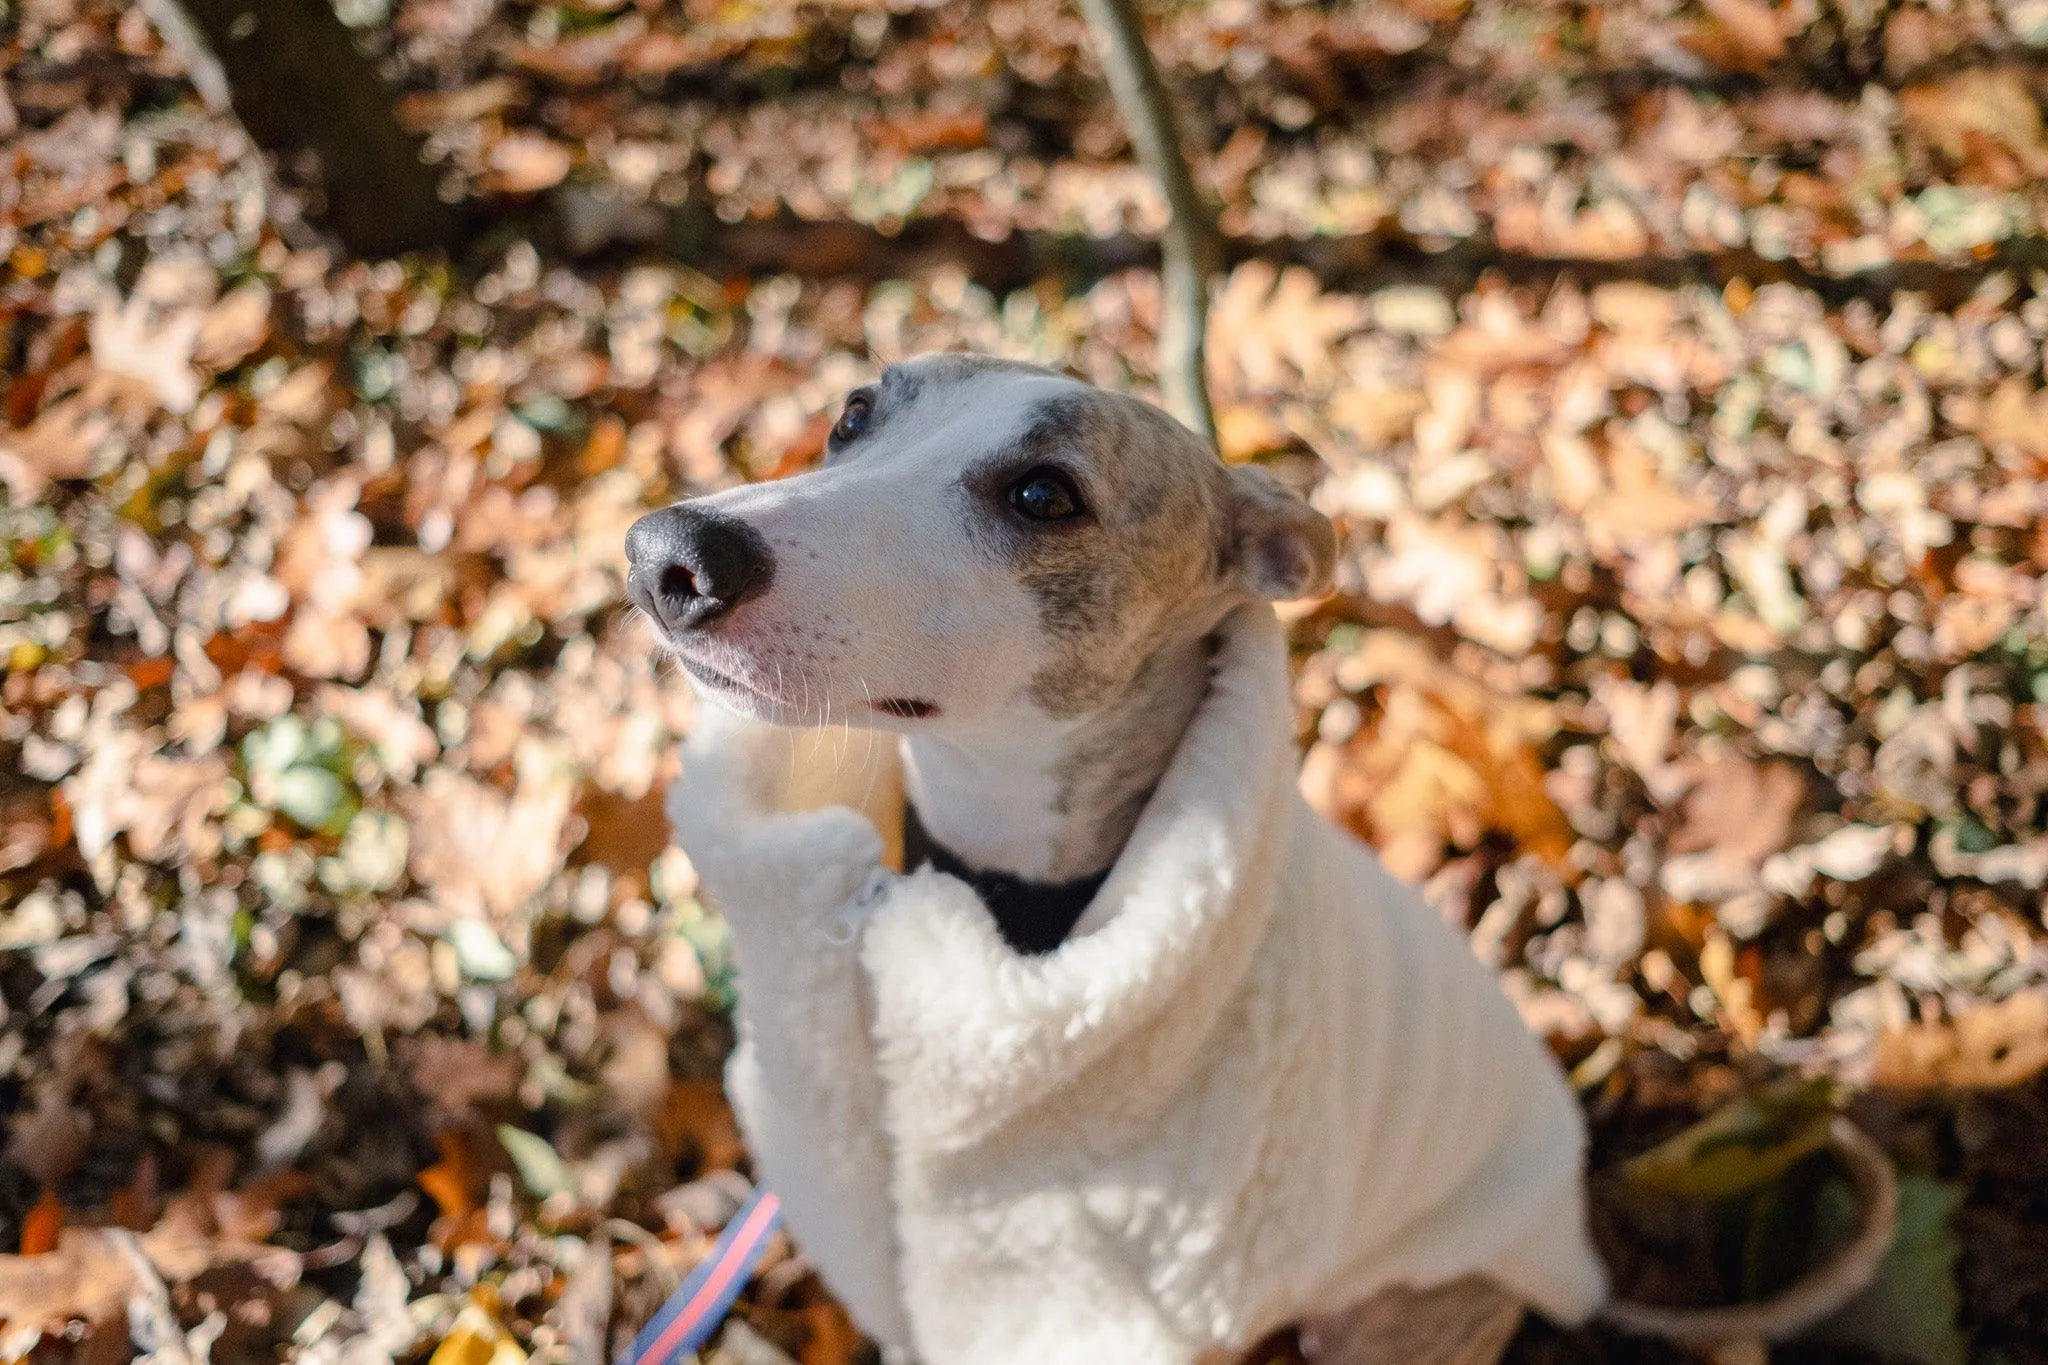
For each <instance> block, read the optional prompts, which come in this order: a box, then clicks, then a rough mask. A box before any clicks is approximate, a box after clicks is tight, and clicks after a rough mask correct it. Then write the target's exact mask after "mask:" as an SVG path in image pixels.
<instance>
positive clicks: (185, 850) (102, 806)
mask: <svg viewBox="0 0 2048 1365" xmlns="http://www.w3.org/2000/svg"><path fill="white" fill-rule="evenodd" d="M227 783H228V765H227V763H226V761H225V760H223V759H222V758H221V757H220V755H219V754H207V755H205V756H203V757H200V758H171V757H166V756H165V755H163V754H159V753H154V752H151V751H150V748H149V745H148V741H146V740H145V739H144V738H143V737H142V736H141V735H138V734H135V733H134V732H132V731H121V732H119V738H116V739H111V740H109V742H107V743H104V744H102V745H100V746H99V747H97V748H95V749H94V750H93V752H92V754H91V755H90V756H89V757H88V758H87V759H86V762H85V766H84V767H82V768H80V769H79V771H78V772H77V773H75V774H74V775H72V776H71V777H69V778H67V779H65V781H64V785H63V788H62V790H63V792H64V799H65V801H67V802H68V803H69V804H70V807H71V811H72V820H73V827H74V830H75V836H74V837H75V838H76V839H77V841H78V851H79V852H80V853H83V854H84V855H85V856H86V857H88V858H94V857H97V856H99V854H100V853H101V852H103V851H104V850H105V849H107V848H108V847H109V846H111V845H112V843H113V841H114V837H115V836H116V835H123V834H125V835H126V836H127V840H128V848H129V851H130V852H132V853H133V854H134V855H135V856H136V857H138V858H141V859H143V860H144V861H153V860H155V859H157V858H159V857H164V856H168V855H170V854H172V853H173V852H174V851H176V852H182V854H183V855H184V856H186V857H190V858H196V859H200V860H205V859H210V858H212V857H213V855H214V854H215V853H217V852H219V850H220V829H219V827H218V825H217V824H216V822H215V820H214V816H215V815H216V814H218V813H219V812H220V810H221V809H222V808H223V807H225V806H226V804H227V801H228V785H227Z"/></svg>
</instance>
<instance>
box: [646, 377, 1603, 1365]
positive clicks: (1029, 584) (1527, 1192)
mask: <svg viewBox="0 0 2048 1365" xmlns="http://www.w3.org/2000/svg"><path fill="white" fill-rule="evenodd" d="M627 550H628V558H629V562H630V570H629V575H628V594H629V597H630V598H631V600H632V601H633V603H634V604H635V605H636V606H638V607H639V609H640V610H641V611H642V612H644V613H645V615H646V616H647V617H648V618H649V619H650V620H651V621H652V622H653V623H654V626H655V628H656V630H657V632H658V634H659V636H660V638H661V640H662V642H663V644H664V645H665V647H666V648H667V649H668V650H669V651H670V652H671V653H672V654H673V656H674V658H675V660H676V661H677V663H678V664H679V665H680V667H681V669H682V670H683V671H684V672H685V673H687V674H688V675H689V677H690V678H691V680H692V681H693V682H694V684H695V686H696V689H697V690H698V692H699V694H700V696H701V697H702V698H703V699H704V700H706V701H707V702H709V703H711V704H710V705H709V706H707V707H704V708H701V711H700V716H699V719H698V721H697V723H696V726H695V728H694V730H693V733H692V735H691V738H690V739H689V741H688V743H687V744H686V746H685V750H684V771H683V776H682V778H681V779H680V780H679V781H678V782H677V783H676V784H675V785H674V787H672V789H671V795H670V813H671V817H672V819H673V821H674V823H675V826H676V830H677V836H678V840H679V842H680V844H681V845H682V847H683V849H684V850H685V852H686V853H687V854H688V855H689V856H690V858H691V860H692V863H693V865H694V866H695V867H696V869H697V871H698V874H699V877H700V879H701V883H702V886H703V889H704V891H705V892H706V894H707V895H708V896H709V897H710V899H712V900H713V901H714V902H715V903H717V904H718V905H719V906H721V908H722V909H723V910H724V912H725V914H726V917H727V919H728V921H729V923H730V926H731V931H732V935H733V946H734V953H735V957H736V963H737V967H738V1006H737V1014H738V1022H739V1030H740V1044H739V1047H738V1048H737V1050H736V1051H735V1054H734V1056H733V1059H732V1061H731V1063H730V1066H729V1070H728V1078H727V1079H728V1089H729V1091H730V1093H731V1095H732V1098H733V1102H734V1105H735V1109H736V1111H737V1113H738V1116H739V1118H740V1121H741V1124H742V1127H743V1129H744V1131H745V1133H746V1136H747V1138H748V1140H749V1143H750V1150H751V1151H752V1152H753V1153H754V1155H755V1159H756V1161H757V1162H758V1164H759V1167H760V1170H761V1173H762V1175H763V1177H764V1179H765V1180H766V1181H767V1182H768V1183H769V1184H771V1185H773V1186H774V1188H775V1189H776V1190H777V1191H778V1192H779V1193H780V1194H781V1196H782V1199H783V1205H784V1208H785V1211H786V1215H787V1218H788V1221H789V1226H790V1228H791V1231H792V1234H793V1236H794V1238H795V1239H796V1241H797V1242H798V1243H799V1245H800V1246H801V1247H802V1248H803V1249H804V1250H805V1252H806V1253H807V1254H808V1255H809V1256H810V1258H811V1259H812V1260H813V1261H814V1262H815V1263H816V1264H817V1266H818V1268H819V1271H820V1273H821V1274H822V1276H823V1278H824V1280H825V1282H826V1283H827V1285H828V1286H829V1287H831V1288H832V1289H833V1290H834V1292H835V1293H836V1294H837V1295H838V1296H839V1297H840V1298H841V1300H842V1301H843V1302H844V1303H845V1304H846V1305H847V1307H848V1309H849V1310H850V1311H851V1312H852V1314H853V1315H854V1317H855V1319H856V1321H857V1322H858V1323H859V1325H860V1326H861V1327H862V1328H863V1330H865V1331H866V1332H867V1333H868V1334H869V1335H870V1336H871V1337H873V1338H874V1339H875V1340H876V1341H877V1342H878V1343H880V1344H881V1345H882V1346H883V1348H884V1350H885V1352H886V1353H887V1354H888V1355H889V1356H890V1358H892V1359H902V1360H909V1359H916V1360H920V1361H923V1362H926V1363H927V1365H1013V1363H1014V1365H1025V1362H1031V1363H1032V1365H1044V1362H1076V1363H1077V1365H1080V1363H1082V1362H1088V1363H1090V1365H1112V1363H1113V1365H1193V1363H1194V1362H1198V1361H1200V1362H1210V1361H1223V1360H1229V1359H1232V1358H1234V1357H1235V1355H1236V1353H1240V1352H1243V1351H1244V1350H1246V1349H1247V1348H1249V1347H1251V1346H1253V1345H1254V1344H1255V1343H1257V1342H1258V1341H1259V1340H1260V1339H1261V1338H1263V1337H1265V1336H1267V1335H1268V1334H1269V1333H1271V1332H1274V1331H1275V1330H1279V1329H1284V1328H1286V1327H1288V1326H1289V1325H1292V1324H1305V1333H1304V1336H1305V1340H1307V1341H1308V1342H1309V1343H1310V1345H1311V1346H1312V1347H1313V1346H1315V1345H1316V1344H1317V1343H1318V1342H1320V1343H1321V1344H1322V1349H1323V1350H1324V1353H1325V1356H1326V1358H1329V1359H1339V1358H1342V1359H1346V1360H1361V1361H1362V1360H1369V1359H1388V1360H1393V1359H1403V1360H1440V1361H1446V1362H1448V1361H1455V1360H1471V1361H1483V1360H1490V1359H1493V1358H1494V1357H1495V1356H1497V1354H1498V1352H1499V1350H1500V1349H1501V1347H1502V1345H1503V1344H1504V1343H1505V1341H1506V1340H1507V1338H1508V1336H1509V1335H1510V1334H1511V1333H1512V1332H1513V1330H1514V1328H1515V1325H1516V1323H1517V1322H1518V1321H1519V1320H1520V1317H1521V1316H1522V1313H1523V1312H1524V1310H1525V1308H1534V1309H1535V1310H1537V1311H1539V1312H1541V1313H1543V1314H1545V1315H1546V1316H1548V1317H1550V1318H1552V1319H1555V1320H1557V1321H1559V1322H1561V1323H1566V1324H1572V1323H1578V1322H1582V1321H1584V1320H1585V1319H1586V1318H1588V1317H1589V1316H1590V1315H1592V1314H1593V1313H1594V1312H1595V1311H1596V1310H1598V1309H1599V1308H1600V1307H1601V1306H1602V1305H1603V1303H1605V1302H1606V1300H1607V1296H1608V1287H1607V1282H1606V1277H1605V1274H1604V1271H1603V1269H1602V1267H1601V1264H1600V1261H1599V1259H1598V1257H1597V1256H1596V1255H1595V1253H1594V1251H1593V1248H1592V1245H1591V1242H1590V1240H1589V1237H1588V1235H1587V1228H1586V1220H1585V1189H1584V1177H1583V1171H1584V1157H1585V1130H1584V1126H1583V1121H1582V1119H1581V1116H1580V1113H1579V1110H1578V1107H1577V1105H1576V1103H1575V1102H1574V1100H1573V1097H1572V1095H1571V1093H1570V1090H1569V1087H1568V1086H1567V1084H1566V1082H1565V1079H1564V1077H1563V1075H1562V1074H1561V1072H1560V1070H1559V1068H1558V1066H1557V1065H1556V1063H1555V1062H1554V1061H1553V1059H1552V1058H1551V1057H1550V1055H1549V1053H1548V1052H1547V1051H1546V1050H1545V1049H1544V1048H1543V1047H1541V1046H1540V1045H1539V1044H1538V1043H1537V1042H1536V1041H1535V1040H1534V1039H1533V1038H1532V1037H1531V1036H1530V1035H1529V1034H1528V1033H1527V1031H1526V1030H1525V1029H1524V1027H1523V1026H1522V1023H1521V1020H1520V1018H1519V1016H1518V1015H1517V1014H1516V1012H1515V1010H1514V1008H1513V1007H1512V1006H1511V1005H1510V1004H1509V1002H1508V1001H1507V1000H1506V998H1505V997H1504V996H1503V995H1502V994H1501V992H1500V990H1499V988H1498V984H1497V983H1496V982H1495V980H1494V979H1493V978H1492V976H1491V975H1490V974H1489V973H1488V972H1487V971H1486V970H1485V969H1484V968H1483V967H1481V966H1480V964H1479V963H1478V962H1477V961H1476V960H1475V959H1474V958H1473V956H1472V955H1471V954H1470V952H1469V951H1468V950H1467V948H1466V946H1465V943H1464V941H1463V939H1462V937H1461V936H1460V935H1458V934H1457V933H1456V932H1455V931H1454V930H1453V929H1451V928H1449V927H1448V926H1446V925H1445V924H1444V923H1443V922H1442V921H1441V920H1440V919H1439V918H1438V917H1437V916H1436V915H1434V914H1433V913H1432V912H1430V911H1429V910H1428V909H1427V908H1426V907H1425V906H1424V905H1423V904H1422V902H1421V900H1420V898H1419V897H1418V896H1417V895H1416V894H1415V893H1414V892H1413V891H1412V890H1411V889H1410V888H1408V887H1406V886H1404V885H1402V884H1400V883H1399V882H1397V881H1395V880H1394V879H1393V878H1392V877H1391V876H1389V875H1388V874H1387V873H1386V872H1385V871H1384V870H1383V869H1382V868H1381V867H1380V866H1379V864H1378V862H1377V860H1376V859H1375V858H1374V857H1373V856H1372V854H1371V853H1370V852H1369V851H1368V850H1367V849H1366V848H1365V847H1364V846H1363V845H1361V844H1359V843H1357V842H1356V841H1354V840H1352V839H1351V838H1349V837H1348V836H1347V835H1345V834H1343V833H1341V832H1340V831H1338V830H1336V829H1335V828H1334V827H1332V826H1330V825H1328V824H1327V823H1325V822H1323V821H1322V820H1321V819H1320V818H1318V817H1317V816H1315V815H1314V814H1313V813H1312V812H1310V811H1309V809H1308V808H1307V806H1306V805H1305V804H1304V803H1303V801H1302V799H1301V797H1300V796H1299V794H1298V792H1297V790H1296V788H1295V783H1294V765H1295V756H1294V742H1295V737H1296V730H1295V717H1294V713H1293V710H1292V704H1291V700H1290V694H1289V683H1288V674H1287V668H1286V648H1285V642H1284V638H1283V635H1282V632H1281V630H1280V628H1279V625H1278V623H1277V620H1276V618H1275V615H1274V612H1273V609H1272V606H1271V604H1272V603H1275V602H1280V601H1286V600H1290V599H1298V598H1304V597H1312V596H1315V595H1317V594H1320V593H1323V592H1325V591H1326V590H1327V589H1328V587H1329V585H1330V581H1331V576H1332V572H1333V567H1334V563H1335V559H1336V554H1337V541H1336V536H1335V533H1334V531H1333V529H1332V527H1331V524H1330V523H1329V521H1328V520H1327V519H1326V518H1325V517H1323V516H1322V515H1321V514H1320V513H1318V512H1317V511H1315V510H1314V509H1313V508H1312V507H1311V506H1310V505H1309V504H1308V503H1307V502H1306V501H1304V500H1303V499H1301V498H1300V497H1298V496H1296V495H1295V494H1293V493H1292V492H1290V491H1288V490H1287V489H1286V488H1284V487H1283V486H1282V485H1281V484H1280V483H1279V482H1278V481H1276V480H1275V479H1274V478H1272V477H1271V476H1270V475H1268V474H1267V473H1265V472H1264V471H1262V470H1260V469H1257V468H1255V467H1248V466H1246V467H1232V466H1228V465H1226V464H1224V463H1223V462H1222V461H1221V460H1219V459H1218V458H1217V456H1216V455H1215V453H1214V452H1213V451H1211V450H1210V449H1209V448H1208V447H1207V446H1206V445H1204V444H1203V443H1202V442H1201V441H1200V440H1199V439H1197V438H1196V437H1195V436H1194V435H1193V434H1192V433H1191V432H1189V431H1188V430H1187V429H1185V428H1184V427H1182V426H1181V425H1180V424H1179V423H1177V422H1175V421H1174V420H1173V419H1171V418H1170V417H1168V416H1167V415H1166V414H1164V413H1163V412H1161V411H1159V410H1158V409H1156V408H1153V407H1151V406H1150V405H1148V404H1146V403H1143V402H1141V401H1139V400H1137V399H1135V398H1132V397H1129V396H1126V395H1121V394H1117V393H1113V392H1109V391H1105V390H1101V389H1097V388H1094V387H1091V386H1089V385H1087V384H1084V383H1081V382H1079V381H1077V380H1074V379H1071V378H1067V377H1064V376H1061V375H1059V374H1057V373H1054V372H1051V371H1048V370H1044V369H1040V368H1037V367H1034V366H1030V365H1024V364H1019V363H1015V362H1010V361H1004V360H998V359H994V358H990V357H985V356H974V355H957V354H955V355H938V356H928V357H924V358H921V359H918V360H914V361H910V362H907V363H903V364H899V365H895V366H892V367H890V368H889V369H888V370H887V371H886V372H885V373H883V374H882V376H881V377H880V378H879V380H877V381H876V382H875V383H872V384H869V385H866V386H864V387H862V388H859V389H857V390H855V391H854V392H853V393H852V394H851V395H850V396H849V397H848V398H847V400H846V403H845V407H844V409H843V411H842V412H841V413H840V415H839V417H838V419H837V421H836V423H835V425H834V426H833V428H832V430H831V434H830V437H829V439H828V442H827V447H826V457H825V460H824V463H823V466H822V467H821V468H818V469H816V470H814V471H812V472H809V473H805V474H802V475H799V476H796V477H792V478H789V479H785V480H782V481H779V482H775V483H768V484H761V485H754V486H745V487H738V488H733V489H730V490H727V491H723V492H719V493H717V494H714V495H711V496H707V497H701V498H697V499H693V500H690V501H686V502H682V503H678V504H676V505H674V506H671V507H668V508H665V509H663V510H661V511H658V512H654V513H651V514H649V515H648V516H646V517H644V518H643V519H641V520H640V521H639V522H637V523H636V524H635V525H634V526H633V527H632V529H631V531H630V532H629V535H628V540H627ZM856 737H861V738H856ZM863 741H864V742H863Z"/></svg>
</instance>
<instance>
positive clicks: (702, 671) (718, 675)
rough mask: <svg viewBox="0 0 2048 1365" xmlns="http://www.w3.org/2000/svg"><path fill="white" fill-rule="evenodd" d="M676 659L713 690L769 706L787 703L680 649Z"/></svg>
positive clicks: (781, 705)
mask: <svg viewBox="0 0 2048 1365" xmlns="http://www.w3.org/2000/svg"><path fill="white" fill-rule="evenodd" d="M676 661H677V662H679V663H680V664H682V666H683V668H684V670H685V671H686V672H688V673H689V675H690V676H691V677H693V678H695V679H696V680H697V681H698V682H700V683H703V684H704V685H705V686H706V687H709V688H711V689H712V690H713V691H716V692H723V693H725V694H726V695H727V696H732V697H744V698H746V699H747V700H749V701H755V702H766V703H767V704H768V705H770V706H776V707H786V706H787V705H788V703H786V702H784V701H783V700H782V698H780V697H778V696H776V695H774V694H773V693H771V692H765V691H763V690H762V689H760V688H758V687H756V686H754V685H753V684H752V683H750V682H745V681H742V680H741V679H739V678H735V677H734V676H733V675H732V674H730V673H724V672H720V671H719V670H718V669H715V668H713V667H712V666H711V665H710V664H707V663H703V662H701V661H699V660H697V659H693V658H691V657H690V656H689V655H687V654H684V653H682V652H681V651H677V653H676Z"/></svg>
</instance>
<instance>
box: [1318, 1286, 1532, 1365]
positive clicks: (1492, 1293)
mask: <svg viewBox="0 0 2048 1365" xmlns="http://www.w3.org/2000/svg"><path fill="white" fill-rule="evenodd" d="M1521 1323H1522V1304H1521V1302H1520V1301H1519V1300H1518V1299H1516V1298H1515V1297H1514V1296H1513V1295H1511V1294H1509V1293H1508V1292H1507V1291H1505V1290H1503V1289H1502V1288H1500V1286H1498V1285H1496V1284H1494V1283H1493V1282H1492V1281H1491V1280H1488V1279H1486V1278H1484V1277H1482V1276H1478V1275H1467V1276H1465V1277H1464V1278H1462V1279H1457V1280H1453V1281H1451V1282H1450V1283H1449V1284H1444V1285H1438V1286H1437V1287H1435V1288H1434V1289H1423V1290H1416V1289H1409V1288H1406V1287H1405V1286H1404V1287H1400V1288H1395V1289H1386V1290H1382V1291H1381V1292H1380V1293H1378V1294H1375V1295H1374V1296H1373V1297H1372V1298H1370V1299H1368V1300H1366V1301H1365V1302H1364V1303H1362V1304H1359V1305H1358V1306H1357V1307H1355V1308H1351V1309H1348V1310H1346V1311H1344V1312H1342V1313H1336V1314H1332V1315H1330V1316H1328V1317H1322V1318H1314V1319H1311V1320H1310V1321H1309V1322H1307V1323H1305V1324H1304V1325H1303V1327H1302V1334H1301V1337H1302V1348H1303V1350H1304V1352H1305V1353H1306V1354H1307V1356H1308V1358H1309V1359H1310V1360H1312V1361H1314V1362H1315V1365H1495V1362H1497V1361H1498V1360H1499V1359H1500V1357H1501V1353H1502V1352H1503V1351H1505V1350H1506V1349H1507V1344H1508V1341H1509V1340H1510V1339H1511V1338H1512V1337H1513V1336H1514V1335H1515V1330H1516V1329H1517V1328H1518V1327H1520V1326H1521Z"/></svg>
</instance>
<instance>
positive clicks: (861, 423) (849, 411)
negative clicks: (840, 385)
mask: <svg viewBox="0 0 2048 1365" xmlns="http://www.w3.org/2000/svg"><path fill="white" fill-rule="evenodd" d="M874 410H875V400H874V399H872V398H870V397H869V396H868V395H866V394H864V393H852V394H848V395H847V396H846V407H845V409H844V410H843V411H842V412H841V413H840V414H839V420H838V421H837V422H835V423H833V425H832V439H833V440H835V441H851V440H852V439H853V438H854V437H856V436H858V435H860V434H861V433H862V432H863V431H866V430H867V429H868V418H869V416H870V415H872V414H873V412H874Z"/></svg>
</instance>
